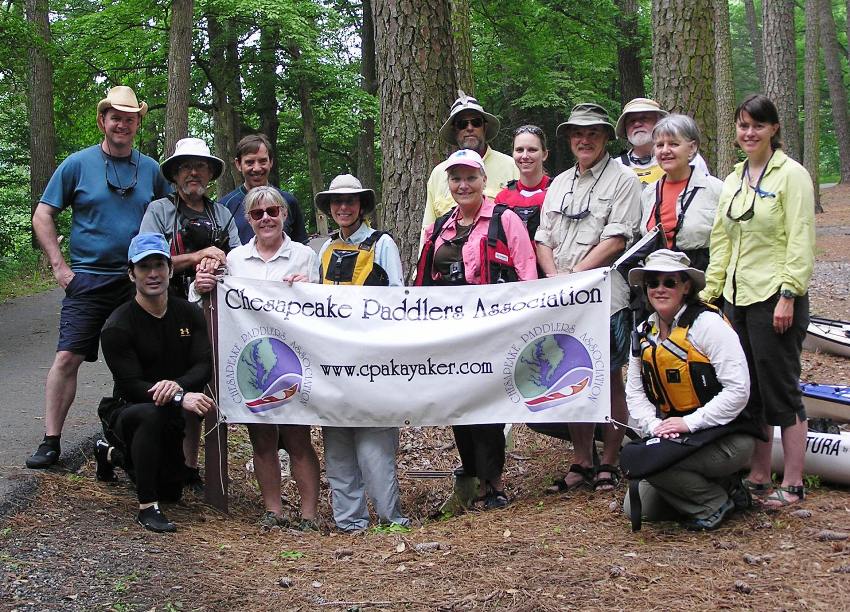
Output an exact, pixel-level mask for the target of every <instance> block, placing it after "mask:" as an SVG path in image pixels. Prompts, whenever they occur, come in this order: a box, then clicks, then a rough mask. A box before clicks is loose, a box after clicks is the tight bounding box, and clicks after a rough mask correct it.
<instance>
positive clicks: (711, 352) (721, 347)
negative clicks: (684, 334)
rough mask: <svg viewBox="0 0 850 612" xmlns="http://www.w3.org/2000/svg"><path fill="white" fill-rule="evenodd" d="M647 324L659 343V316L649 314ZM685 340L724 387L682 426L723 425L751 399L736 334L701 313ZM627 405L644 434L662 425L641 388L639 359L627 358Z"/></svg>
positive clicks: (694, 428)
mask: <svg viewBox="0 0 850 612" xmlns="http://www.w3.org/2000/svg"><path fill="white" fill-rule="evenodd" d="M684 311H685V307H684V306H683V307H682V309H681V310H680V311H679V312H678V313H677V314H676V317H675V318H674V320H673V325H676V324H677V323H678V321H679V317H681V316H682V313H683V312H684ZM649 321H650V323H651V324H652V331H651V332H650V333H649V338H650V339H651V340H652V341H653V342H655V341H657V340H658V329H657V327H656V323H657V321H658V315H657V314H656V313H652V314H651V315H650V316H649ZM688 340H689V341H690V342H691V343H692V344H693V345H694V348H696V349H697V350H698V351H700V352H701V353H702V354H704V355H705V356H706V357H708V359H709V361H711V365H712V366H714V371H715V373H716V374H717V381H718V382H719V383H720V384H721V385H722V387H723V388H722V390H721V391H720V393H718V394H717V395H715V396H714V397H713V398H712V399H711V401H709V402H708V403H707V404H706V405H705V406H703V407H702V408H698V409H697V410H695V411H694V412H692V413H691V414H689V415H687V416H685V417H683V419H684V421H685V424H686V425H687V426H688V429H690V430H691V432H694V431H699V430H700V429H707V428H709V427H715V426H717V425H726V424H727V423H730V422H732V420H734V418H735V417H736V416H738V415H739V414H740V413H741V411H742V410H743V409H744V407H745V406H746V405H747V400H748V399H749V398H750V371H749V368H748V367H747V358H746V356H745V355H744V349H743V348H741V341H740V340H738V334H736V333H735V330H733V329H732V326H731V325H729V324H728V323H726V321H724V320H723V318H722V317H719V316H717V315H716V314H715V313H713V312H703V313H701V314H700V315H699V316H698V317H697V318H696V320H695V321H694V323H693V325H691V327H690V329H689V330H688ZM626 403H627V404H628V407H629V414H630V415H631V417H632V418H633V419H634V420H635V421H637V422H638V424H639V427H640V429H641V430H642V431H643V432H644V433H645V434H646V435H651V434H652V431H653V430H654V429H655V428H656V427H658V425H660V424H661V421H662V419H659V418H658V417H657V416H656V412H657V411H656V408H655V405H654V404H653V403H652V402H650V401H649V399H648V398H647V397H646V392H645V391H644V389H643V381H642V378H641V359H640V357H635V356H631V357H630V358H629V373H628V380H627V381H626Z"/></svg>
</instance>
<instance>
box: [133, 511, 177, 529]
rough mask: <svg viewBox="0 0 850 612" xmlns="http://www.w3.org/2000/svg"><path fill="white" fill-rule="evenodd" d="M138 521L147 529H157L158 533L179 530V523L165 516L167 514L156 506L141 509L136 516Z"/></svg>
mask: <svg viewBox="0 0 850 612" xmlns="http://www.w3.org/2000/svg"><path fill="white" fill-rule="evenodd" d="M136 522H137V523H138V524H139V525H141V526H142V527H144V528H145V529H148V530H149V531H155V532H156V533H171V532H174V531H177V525H175V524H174V523H172V522H171V521H169V520H168V519H167V518H165V515H164V514H163V513H162V511H161V510H160V509H159V508H157V507H156V506H150V507H148V508H145V509H144V510H139V514H138V515H137V516H136Z"/></svg>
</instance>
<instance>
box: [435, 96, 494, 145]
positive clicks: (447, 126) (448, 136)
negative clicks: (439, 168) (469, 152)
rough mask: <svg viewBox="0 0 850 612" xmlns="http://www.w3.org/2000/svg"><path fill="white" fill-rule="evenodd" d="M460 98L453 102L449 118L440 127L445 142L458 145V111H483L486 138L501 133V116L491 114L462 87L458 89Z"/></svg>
mask: <svg viewBox="0 0 850 612" xmlns="http://www.w3.org/2000/svg"><path fill="white" fill-rule="evenodd" d="M457 93H458V99H457V100H455V102H454V104H452V108H451V110H449V118H448V119H446V122H445V123H444V124H443V127H441V128H440V138H442V139H443V140H444V141H445V142H447V143H448V144H450V145H452V146H457V138H456V137H455V128H454V118H455V115H457V114H458V113H462V112H463V111H465V110H470V111H476V112H478V113H481V116H482V117H484V121H485V122H486V123H485V124H484V140H485V141H487V142H490V141H491V140H493V139H494V138H495V137H496V136H498V134H499V130H501V129H502V124H501V122H500V121H499V118H498V117H496V115H491V114H490V113H488V112H487V111H485V110H484V108H483V107H482V106H481V104H480V103H479V102H478V100H476V99H475V98H473V97H472V96H468V95H466V94H465V93H464V92H463V90H462V89H458V91H457Z"/></svg>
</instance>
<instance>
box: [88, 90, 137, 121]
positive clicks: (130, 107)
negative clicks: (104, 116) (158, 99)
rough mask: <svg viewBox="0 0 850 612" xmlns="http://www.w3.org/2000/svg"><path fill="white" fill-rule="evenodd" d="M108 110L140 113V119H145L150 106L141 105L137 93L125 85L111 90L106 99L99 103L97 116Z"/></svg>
mask: <svg viewBox="0 0 850 612" xmlns="http://www.w3.org/2000/svg"><path fill="white" fill-rule="evenodd" d="M108 108H114V109H115V110H117V111H122V112H125V113H139V117H144V116H145V115H146V114H147V112H148V105H147V104H146V103H145V102H142V103H141V104H139V101H138V100H137V99H136V92H134V91H133V90H132V89H130V88H129V87H126V86H124V85H118V86H117V87H113V88H112V89H110V90H109V93H107V94H106V97H105V98H104V99H103V100H101V101H100V102H98V103H97V114H98V115H99V114H101V113H102V112H103V111H105V110H106V109H108Z"/></svg>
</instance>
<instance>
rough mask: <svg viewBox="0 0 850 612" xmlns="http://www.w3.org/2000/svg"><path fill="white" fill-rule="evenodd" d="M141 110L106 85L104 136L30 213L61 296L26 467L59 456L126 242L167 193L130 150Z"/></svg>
mask: <svg viewBox="0 0 850 612" xmlns="http://www.w3.org/2000/svg"><path fill="white" fill-rule="evenodd" d="M147 110H148V105H147V104H145V103H144V102H142V103H141V104H139V102H138V100H137V99H136V94H135V92H133V90H132V89H130V88H129V87H124V86H118V87H113V88H112V89H110V90H109V93H108V94H107V96H106V97H105V98H104V99H103V100H101V101H100V102H99V103H98V105H97V127H98V128H99V129H100V131H101V132H102V133H103V141H102V142H101V143H100V144H97V145H94V146H91V147H88V148H86V149H83V150H82V151H77V152H76V153H73V154H71V155H70V156H68V157H67V158H66V159H65V161H63V162H62V163H61V164H60V165H59V167H58V168H57V169H56V171H55V172H54V173H53V176H52V177H51V178H50V181H49V182H48V184H47V188H46V189H45V190H44V194H43V195H42V196H41V200H40V201H39V203H38V206H37V207H36V209H35V213H34V214H33V218H32V226H33V231H34V233H35V236H36V238H38V242H39V244H40V245H41V248H42V250H43V251H44V254H45V255H46V256H47V258H48V260H49V261H50V266H51V267H52V268H53V276H54V277H55V278H56V282H57V283H58V284H59V286H60V287H62V288H63V289H65V298H64V299H63V301H62V312H61V315H60V323H59V342H58V346H57V349H56V356H55V358H54V360H53V365H52V366H51V367H50V371H49V372H48V373H47V382H46V384H45V412H46V414H45V419H44V425H45V436H44V440H43V441H42V442H41V444H40V445H39V447H38V449H37V450H36V451H35V453H33V455H32V456H31V457H29V458H28V459H27V462H26V465H27V467H29V468H47V467H50V466H51V465H53V464H54V463H56V461H58V459H59V454H60V443H59V441H60V436H61V434H62V427H63V425H64V423H65V417H66V416H67V415H68V410H69V409H70V408H71V404H72V403H73V402H74V397H75V395H76V391H77V373H78V372H79V369H80V365H82V363H83V361H96V360H97V345H98V341H99V339H100V329H101V327H103V323H104V321H106V319H107V317H108V316H109V314H110V313H111V312H112V311H113V310H114V309H115V307H116V306H118V305H119V304H121V303H122V302H125V301H127V300H128V299H129V298H130V296H131V295H132V285H131V284H130V283H129V282H127V276H126V265H127V262H126V254H127V247H128V246H129V245H130V240H131V239H132V238H133V236H135V235H136V234H137V233H138V231H139V224H140V223H141V220H142V215H144V212H145V207H146V206H147V204H148V202H150V201H151V200H152V199H154V198H159V197H162V196H163V195H165V194H167V193H168V192H169V191H170V187H169V186H168V183H167V182H166V181H165V179H164V178H163V177H162V174H161V173H160V171H159V167H158V166H157V163H156V162H155V161H154V160H153V159H151V158H150V157H148V156H147V155H143V154H142V153H141V152H140V151H138V150H137V149H134V148H133V140H134V138H135V137H136V132H138V130H139V126H140V125H141V122H142V117H144V116H145V113H146V112H147ZM68 207H70V208H71V211H72V216H71V249H70V256H71V257H70V259H71V263H70V266H69V265H68V264H67V263H66V262H65V259H64V257H63V256H62V251H61V250H60V248H59V239H58V236H57V233H56V215H58V214H59V213H60V212H61V211H62V210H63V209H65V208H68Z"/></svg>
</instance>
